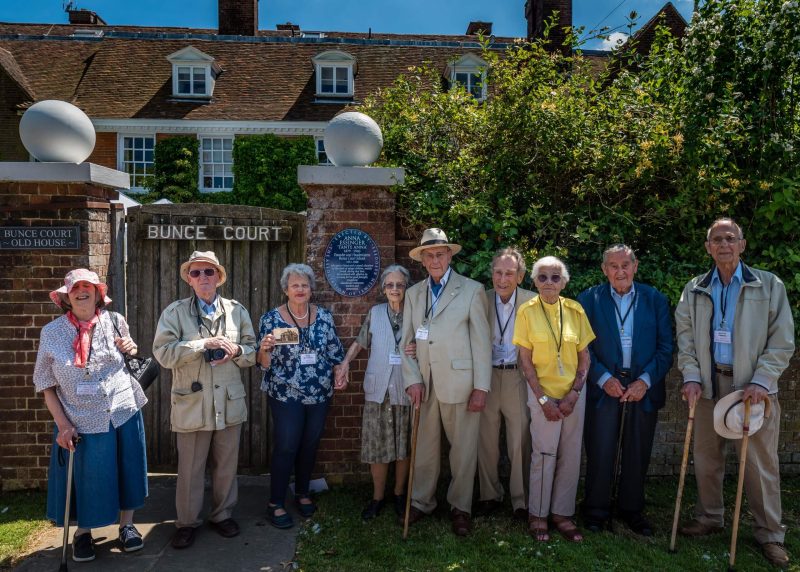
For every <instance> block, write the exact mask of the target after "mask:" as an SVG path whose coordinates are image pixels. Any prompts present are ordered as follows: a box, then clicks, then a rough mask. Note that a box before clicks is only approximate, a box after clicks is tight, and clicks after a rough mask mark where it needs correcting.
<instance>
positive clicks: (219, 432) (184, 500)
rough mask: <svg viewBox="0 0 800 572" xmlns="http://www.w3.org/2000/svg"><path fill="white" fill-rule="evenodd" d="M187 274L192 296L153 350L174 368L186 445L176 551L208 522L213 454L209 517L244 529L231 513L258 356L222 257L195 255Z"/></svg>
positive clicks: (175, 415) (176, 423) (174, 308)
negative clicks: (248, 384) (248, 383)
mask: <svg viewBox="0 0 800 572" xmlns="http://www.w3.org/2000/svg"><path fill="white" fill-rule="evenodd" d="M181 278H182V279H183V280H184V281H185V282H187V283H188V284H189V286H191V288H192V295H191V296H190V297H189V298H185V299H183V300H178V301H177V302H173V303H172V304H170V305H169V306H167V308H166V309H165V310H164V312H163V313H162V314H161V317H160V318H159V320H158V326H157V328H156V334H155V338H154V339H153V355H154V356H155V358H156V359H157V360H158V362H159V363H160V364H161V365H162V366H164V367H165V368H169V369H171V370H172V393H171V405H172V408H171V412H170V422H171V426H172V430H173V431H174V432H175V433H177V446H178V483H177V488H176V493H175V507H176V509H177V513H178V516H177V519H176V521H175V525H176V526H177V528H178V530H177V531H176V533H175V535H174V536H173V537H172V546H173V547H174V548H187V547H189V546H191V545H192V543H193V542H194V534H195V529H196V528H197V527H198V526H200V525H201V524H202V522H203V521H202V520H201V519H200V510H201V509H202V507H203V491H204V485H205V468H206V461H207V460H208V459H209V456H210V459H211V462H210V464H211V480H212V502H211V513H210V514H209V517H208V518H209V522H210V523H211V525H212V527H214V528H215V529H216V531H217V532H218V533H219V534H221V535H222V536H225V537H231V536H236V535H237V534H239V526H238V525H237V524H236V521H234V520H233V518H231V516H232V513H233V508H234V506H235V505H236V500H237V494H238V490H237V484H236V467H237V464H238V458H239V437H240V433H241V426H242V423H244V422H245V421H246V420H247V404H246V394H245V389H244V384H243V383H242V374H241V370H242V369H243V368H248V367H250V366H252V365H253V364H254V363H255V358H256V337H255V332H254V331H253V324H252V322H251V321H250V315H249V314H248V313H247V310H246V309H245V308H244V307H243V306H242V305H241V304H239V302H237V301H236V300H229V299H227V298H223V297H222V296H220V295H218V294H217V288H219V287H220V286H221V285H222V284H224V283H225V280H226V279H227V273H226V272H225V267H224V266H222V265H221V264H220V263H219V260H218V259H217V256H216V255H215V254H214V253H213V252H210V251H209V252H199V251H195V252H193V253H192V255H191V257H190V258H189V260H187V261H186V262H184V263H183V264H182V265H181Z"/></svg>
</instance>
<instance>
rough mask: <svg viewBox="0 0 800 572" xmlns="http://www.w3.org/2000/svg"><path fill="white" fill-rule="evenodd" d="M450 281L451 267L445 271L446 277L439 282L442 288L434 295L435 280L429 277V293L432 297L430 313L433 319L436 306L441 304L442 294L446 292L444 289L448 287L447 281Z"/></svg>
mask: <svg viewBox="0 0 800 572" xmlns="http://www.w3.org/2000/svg"><path fill="white" fill-rule="evenodd" d="M448 280H450V267H449V266H448V267H447V270H446V271H445V273H444V276H442V279H441V280H439V284H438V286H440V287H439V288H437V289H436V290H437V291H436V293H435V294H434V292H433V278H431V277H430V276H429V277H428V291H429V292H430V296H431V313H430V317H431V318H433V316H434V314H436V304H438V303H439V298H440V297H441V295H442V292H444V288H445V286H447V281H448Z"/></svg>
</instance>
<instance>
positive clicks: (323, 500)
mask: <svg viewBox="0 0 800 572" xmlns="http://www.w3.org/2000/svg"><path fill="white" fill-rule="evenodd" d="M734 481H735V479H728V481H727V482H726V488H725V506H726V507H727V508H729V509H730V510H729V511H728V512H727V513H726V517H727V518H728V521H730V518H731V515H732V513H733V503H734V495H735V482H734ZM782 489H783V494H782V500H783V522H784V523H785V524H788V525H789V530H788V532H787V535H786V546H787V548H788V550H789V552H790V554H794V555H795V559H794V560H793V562H792V565H791V566H790V568H789V570H794V571H795V572H797V571H800V563H798V560H797V558H798V557H800V533H798V531H797V529H796V528H795V523H797V522H798V517H800V477H792V478H786V479H784V481H783V482H782ZM676 491H677V478H664V479H662V478H659V479H651V480H650V482H649V483H648V488H647V493H648V516H649V518H650V520H651V522H652V523H653V526H654V527H656V535H655V536H654V537H652V538H642V537H639V536H636V535H634V534H633V533H631V532H630V531H629V530H628V529H627V528H625V526H624V525H623V524H621V523H615V533H614V534H612V533H610V532H602V533H599V534H591V533H588V532H587V533H586V539H585V540H584V542H583V543H582V544H570V543H568V542H566V541H564V540H563V539H561V537H560V536H558V534H557V533H554V534H551V540H550V542H547V543H538V542H536V541H535V540H534V539H532V538H531V537H530V536H528V534H527V527H526V526H525V525H523V524H522V523H521V522H516V521H512V520H511V518H510V510H511V509H510V507H508V508H507V510H506V511H505V512H504V513H502V514H498V515H496V516H495V515H493V516H488V517H478V518H475V519H473V532H472V534H471V535H470V537H469V538H467V539H460V538H457V537H456V536H454V535H453V534H452V533H451V532H450V520H449V518H448V515H447V512H446V509H445V508H443V507H442V506H440V507H439V508H438V509H437V511H436V513H434V515H433V517H428V518H425V519H423V520H422V521H421V522H419V523H418V524H416V525H414V526H412V527H411V528H410V529H409V535H408V539H407V540H405V541H404V540H402V538H401V536H402V527H401V526H399V525H398V524H397V523H396V520H395V516H394V511H393V510H392V507H391V503H387V506H386V508H385V509H384V511H383V512H382V513H381V515H380V516H379V517H378V518H377V519H375V520H373V521H371V522H369V523H365V522H363V521H362V520H361V517H360V514H361V510H362V508H363V507H364V505H365V504H366V501H367V500H369V495H370V493H371V487H369V486H358V487H340V488H336V489H334V490H332V491H330V492H327V493H325V494H323V495H320V497H319V499H318V504H319V508H320V510H319V511H318V512H317V515H315V517H314V518H313V519H312V520H310V521H308V522H307V523H306V524H305V525H304V526H303V529H302V530H301V532H300V536H299V537H298V545H297V563H298V564H299V566H300V569H301V570H305V571H309V572H320V571H326V570H330V571H347V572H356V571H359V570H364V571H367V570H368V571H373V570H392V571H426V570H436V571H438V570H441V571H467V570H475V571H482V572H483V571H494V570H497V571H501V570H502V571H508V570H532V569H536V570H559V571H564V570H581V572H588V571H595V570H596V571H607V570H632V571H633V570H636V571H638V570H665V571H666V570H681V571H694V570H697V571H707V570H720V571H722V570H727V569H728V550H729V547H730V540H731V538H730V523H729V522H728V524H729V526H728V527H727V528H726V529H725V532H723V533H721V534H717V535H714V536H710V537H706V538H700V539H686V538H681V537H678V541H677V553H676V554H669V552H668V548H669V539H670V531H671V526H672V514H673V510H674V506H675V493H676ZM444 496H445V495H444V491H440V494H439V496H438V498H439V499H444ZM579 498H580V493H579ZM694 500H695V484H694V480H693V477H691V476H689V477H688V478H687V486H686V489H685V492H684V498H683V507H682V509H683V510H682V513H683V514H682V518H688V517H690V515H691V509H692V507H693V504H694ZM441 502H442V501H441V500H440V505H441ZM742 514H743V518H742V522H741V524H740V527H739V542H738V548H737V552H736V569H737V570H741V571H748V572H751V571H760V570H764V571H766V570H774V569H773V568H771V567H770V566H769V564H768V563H767V561H766V560H765V559H764V558H763V556H762V555H761V551H760V549H759V547H758V545H757V544H756V542H755V540H754V539H753V535H752V531H751V525H752V516H751V515H750V514H749V513H748V512H747V503H746V502H745V503H744V506H743V507H742Z"/></svg>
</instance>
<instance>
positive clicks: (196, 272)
mask: <svg viewBox="0 0 800 572" xmlns="http://www.w3.org/2000/svg"><path fill="white" fill-rule="evenodd" d="M216 271H217V269H216V268H203V269H202V270H189V276H191V277H192V278H197V277H198V276H200V274H205V275H206V276H214V273H215V272H216Z"/></svg>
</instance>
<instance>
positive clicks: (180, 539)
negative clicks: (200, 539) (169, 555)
mask: <svg viewBox="0 0 800 572" xmlns="http://www.w3.org/2000/svg"><path fill="white" fill-rule="evenodd" d="M193 542H194V528H192V527H191V526H182V527H180V528H179V529H178V530H176V531H175V534H174V535H173V536H172V548H176V549H178V550H182V549H183V548H189V547H190V546H191V545H192V543H193Z"/></svg>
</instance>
